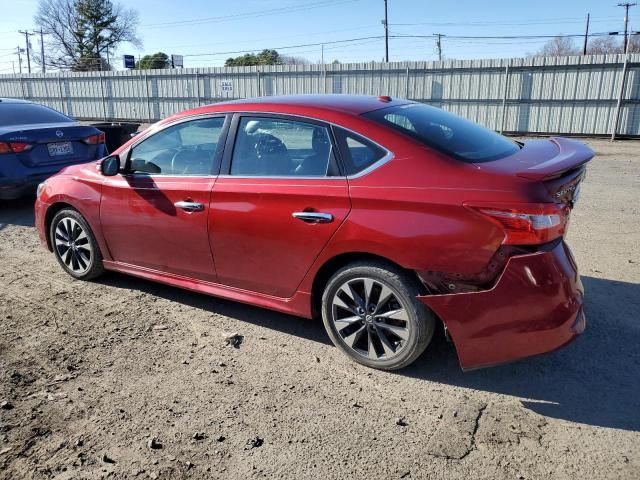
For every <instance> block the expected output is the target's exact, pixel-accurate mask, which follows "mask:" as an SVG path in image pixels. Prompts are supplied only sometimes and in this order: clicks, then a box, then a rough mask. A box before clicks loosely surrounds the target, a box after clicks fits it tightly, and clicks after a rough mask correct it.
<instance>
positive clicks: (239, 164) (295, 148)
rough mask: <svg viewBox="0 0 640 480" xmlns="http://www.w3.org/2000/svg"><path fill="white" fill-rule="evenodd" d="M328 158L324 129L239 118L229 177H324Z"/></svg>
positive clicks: (307, 124) (329, 144) (326, 171)
mask: <svg viewBox="0 0 640 480" xmlns="http://www.w3.org/2000/svg"><path fill="white" fill-rule="evenodd" d="M331 159H332V153H331V137H330V136H329V131H328V129H327V128H326V127H324V126H320V125H315V124H311V123H305V122H298V121H293V120H282V119H278V118H267V117H242V118H241V119H240V122H239V125H238V133H237V135H236V142H235V146H234V149H233V155H232V158H231V175H241V176H265V177H273V176H284V177H289V176H299V177H324V176H326V175H327V173H328V170H329V168H330V164H331Z"/></svg>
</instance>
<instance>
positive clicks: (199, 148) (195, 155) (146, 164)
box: [130, 117, 224, 175]
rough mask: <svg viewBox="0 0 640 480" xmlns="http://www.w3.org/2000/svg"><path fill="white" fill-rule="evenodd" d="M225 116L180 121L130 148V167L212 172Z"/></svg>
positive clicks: (164, 172)
mask: <svg viewBox="0 0 640 480" xmlns="http://www.w3.org/2000/svg"><path fill="white" fill-rule="evenodd" d="M223 125H224V117H215V118H201V119H198V120H190V121H187V122H183V123H179V124H177V125H173V126H171V127H167V128H165V129H164V130H161V131H159V132H158V133H156V134H154V135H152V136H151V137H149V138H147V139H145V140H143V141H142V142H141V143H139V144H138V145H136V146H135V147H133V148H132V150H131V156H130V159H131V162H130V171H131V172H132V173H145V174H156V175H211V173H212V171H213V166H214V161H215V157H216V149H217V147H218V142H219V140H220V135H221V134H222V127H223Z"/></svg>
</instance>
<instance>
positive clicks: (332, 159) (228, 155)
mask: <svg viewBox="0 0 640 480" xmlns="http://www.w3.org/2000/svg"><path fill="white" fill-rule="evenodd" d="M246 117H250V118H273V119H275V120H284V121H289V122H297V123H306V124H310V125H315V126H319V127H323V128H325V129H326V130H327V134H328V135H329V140H330V141H331V152H330V156H329V165H328V168H327V172H328V171H330V170H332V171H333V172H335V173H333V174H327V175H323V176H307V175H233V174H232V173H231V162H232V160H233V153H234V151H235V148H236V140H237V137H238V133H239V128H240V122H241V120H242V118H246ZM224 150H225V154H224V157H223V160H222V168H221V169H220V176H221V177H224V178H244V179H260V178H265V179H274V178H284V179H299V180H329V179H344V178H345V176H344V169H343V168H342V164H341V161H340V159H339V158H338V156H339V149H338V146H337V143H336V139H335V138H334V136H333V129H332V128H331V124H330V123H328V122H324V121H322V120H318V119H315V118H311V117H305V116H302V115H290V114H285V113H273V112H236V113H234V114H233V119H232V121H231V126H230V128H229V133H228V135H227V144H226V145H225V149H224Z"/></svg>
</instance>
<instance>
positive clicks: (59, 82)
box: [58, 73, 68, 115]
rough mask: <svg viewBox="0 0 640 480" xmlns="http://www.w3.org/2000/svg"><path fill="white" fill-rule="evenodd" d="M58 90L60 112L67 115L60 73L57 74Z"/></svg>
mask: <svg viewBox="0 0 640 480" xmlns="http://www.w3.org/2000/svg"><path fill="white" fill-rule="evenodd" d="M58 90H59V91H60V107H61V110H62V113H66V114H67V115H68V113H67V107H66V105H65V104H64V95H63V93H62V73H59V74H58Z"/></svg>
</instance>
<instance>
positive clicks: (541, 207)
mask: <svg viewBox="0 0 640 480" xmlns="http://www.w3.org/2000/svg"><path fill="white" fill-rule="evenodd" d="M466 206H467V207H469V208H472V209H473V210H475V211H477V212H479V213H481V214H482V215H484V216H485V217H487V218H489V219H490V220H491V221H493V222H494V223H496V224H498V225H499V226H500V227H502V229H503V230H504V233H505V238H504V241H503V242H502V243H503V244H504V245H539V244H541V243H546V242H550V241H551V240H555V239H556V238H558V237H561V236H562V235H564V234H565V233H566V231H567V227H568V222H569V212H570V209H569V207H568V206H566V205H560V204H555V203H527V204H520V205H518V206H516V207H505V206H503V205H477V204H476V205H466Z"/></svg>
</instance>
